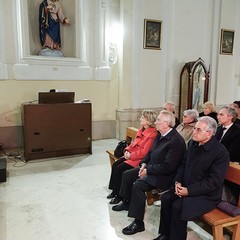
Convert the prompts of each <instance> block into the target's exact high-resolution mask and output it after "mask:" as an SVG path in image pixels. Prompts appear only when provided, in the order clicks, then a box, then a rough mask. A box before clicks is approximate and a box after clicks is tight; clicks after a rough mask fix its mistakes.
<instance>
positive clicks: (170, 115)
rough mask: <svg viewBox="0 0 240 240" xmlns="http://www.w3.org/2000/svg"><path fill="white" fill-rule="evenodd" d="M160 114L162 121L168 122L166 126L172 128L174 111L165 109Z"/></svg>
mask: <svg viewBox="0 0 240 240" xmlns="http://www.w3.org/2000/svg"><path fill="white" fill-rule="evenodd" d="M160 114H163V118H164V120H163V121H164V122H167V123H168V126H169V127H171V128H173V127H174V126H175V115H174V113H172V112H170V111H167V110H162V111H161V112H160Z"/></svg>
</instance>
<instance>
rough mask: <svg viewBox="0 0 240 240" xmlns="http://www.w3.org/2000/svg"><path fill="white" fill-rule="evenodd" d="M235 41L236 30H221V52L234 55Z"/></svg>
mask: <svg viewBox="0 0 240 240" xmlns="http://www.w3.org/2000/svg"><path fill="white" fill-rule="evenodd" d="M233 43H234V31H233V30H229V29H222V30H221V43H220V53H221V54H227V55H232V54H233Z"/></svg>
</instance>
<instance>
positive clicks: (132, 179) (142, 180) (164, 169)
mask: <svg viewBox="0 0 240 240" xmlns="http://www.w3.org/2000/svg"><path fill="white" fill-rule="evenodd" d="M155 125H156V129H157V131H158V132H159V134H158V135H157V136H156V138H155V140H154V142H153V145H152V147H151V149H150V151H149V152H148V154H147V155H146V157H145V158H143V159H142V160H141V162H140V167H138V168H135V169H131V170H127V171H125V172H124V174H123V177H122V184H121V190H120V195H121V197H122V198H123V199H124V201H123V202H121V203H120V204H119V205H115V206H113V208H112V209H113V210H114V211H122V210H129V211H128V216H129V217H132V218H134V221H133V222H132V223H131V224H130V225H129V226H127V227H125V228H124V229H123V230H122V233H123V234H125V235H132V234H135V233H137V232H142V231H144V230H145V227H144V221H143V219H144V212H145V205H146V192H148V191H151V190H153V189H155V188H159V189H161V190H162V191H166V190H168V189H169V187H170V186H171V184H172V182H173V180H174V177H175V175H176V172H177V169H178V167H179V165H180V162H181V161H182V158H183V156H184V154H185V150H186V145H185V142H184V139H183V138H182V137H181V135H180V134H179V133H178V132H177V130H176V129H175V128H174V125H175V116H174V114H173V113H171V112H169V111H166V110H162V111H161V112H160V114H159V116H158V117H157V120H156V122H155Z"/></svg>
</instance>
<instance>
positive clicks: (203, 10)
mask: <svg viewBox="0 0 240 240" xmlns="http://www.w3.org/2000/svg"><path fill="white" fill-rule="evenodd" d="M44 3H48V4H49V6H51V8H50V7H49V8H48V10H47V12H48V13H49V12H50V13H51V11H52V18H53V20H54V16H57V15H56V14H59V15H58V16H57V19H58V20H57V21H59V22H60V24H59V29H58V36H57V37H58V39H59V40H60V38H61V41H59V43H58V44H56V45H51V44H52V43H51V41H50V40H49V39H47V37H46V35H45V34H46V33H45V29H44V27H43V28H41V24H50V22H49V23H48V22H47V23H46V18H45V16H43V14H42V13H43V10H42V9H44V7H43V8H41V6H42V5H41V4H44ZM54 11H56V13H55V12H54ZM60 14H61V15H60ZM0 18H1V21H0V30H1V31H0V160H1V159H5V160H4V161H5V162H4V163H3V167H2V165H1V163H0V167H1V168H3V170H5V174H6V179H5V181H3V182H1V183H0V213H1V214H0V216H1V224H0V230H1V231H0V239H3V240H23V239H24V240H28V239H31V240H40V239H46V240H50V239H51V240H54V239H58V240H59V239H60V240H63V239H64V240H66V239H69V240H77V239H84V240H87V239H96V240H103V239H104V240H108V239H109V240H110V239H111V240H113V239H116V240H117V239H125V240H130V239H153V238H155V237H157V235H158V225H159V214H160V210H159V209H160V207H161V203H160V202H159V203H157V204H155V205H153V206H147V207H146V214H145V222H146V226H145V228H146V230H145V231H144V232H143V233H138V234H136V235H133V236H125V235H123V234H122V232H121V230H122V228H123V227H124V226H125V225H127V224H129V223H130V222H131V220H130V219H129V218H128V217H127V214H126V211H123V212H120V213H116V212H113V211H112V210H111V206H110V205H109V203H108V199H106V196H107V195H108V193H109V189H108V180H109V176H110V172H111V168H110V164H109V159H108V155H107V153H106V150H107V149H114V148H115V147H116V145H117V143H118V141H119V140H123V139H125V137H126V128H127V127H136V128H138V127H139V118H140V117H141V113H142V111H143V110H144V109H152V110H154V111H156V112H159V111H160V110H162V109H163V106H164V103H166V102H172V103H174V105H175V106H176V109H175V114H176V116H177V117H178V118H179V119H180V121H181V119H182V114H183V111H184V110H186V109H190V108H194V109H196V110H198V111H199V112H201V111H202V105H203V103H204V102H206V101H210V102H212V103H214V104H215V106H216V108H217V109H219V108H220V107H222V106H225V105H228V104H231V103H233V102H234V101H236V100H237V101H239V100H240V67H239V65H240V25H239V21H240V1H238V0H210V1H209V0H181V1H178V0H132V1H131V0H68V1H66V0H57V1H55V0H37V1H29V0H8V1H0ZM55 20H56V19H55ZM53 22H54V21H53ZM47 34H48V33H47ZM49 34H50V33H49ZM41 36H44V38H42V39H44V40H46V41H44V42H43V41H41V40H42V39H41ZM47 36H49V35H47ZM48 40H49V42H48ZM49 44H50V45H51V46H53V48H54V51H53V50H52V49H51V46H50V45H49ZM49 49H50V50H49ZM45 50H46V51H45ZM60 95H61V96H62V98H58V96H60ZM42 96H43V98H44V99H41V97H42ZM41 101H42V102H41ZM45 101H46V102H45ZM79 123H80V126H79ZM79 137H80V139H81V141H79ZM4 164H5V165H6V166H5V165H4ZM1 171H2V169H0V172H1ZM230 236H231V235H229V234H225V235H224V239H227V240H230V239H231V238H230ZM187 239H188V240H197V239H204V240H210V239H213V237H212V234H211V233H209V232H208V231H207V230H206V229H205V227H204V226H202V225H201V224H197V223H195V222H189V225H188V238H187ZM176 240H177V239H176ZM213 240H214V239H213Z"/></svg>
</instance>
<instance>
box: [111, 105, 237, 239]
mask: <svg viewBox="0 0 240 240" xmlns="http://www.w3.org/2000/svg"><path fill="white" fill-rule="evenodd" d="M234 104H235V105H234V106H232V105H229V106H224V107H221V108H220V109H219V111H218V113H216V112H215V111H214V105H213V104H212V103H210V102H207V103H205V104H204V105H203V110H204V111H203V113H200V114H199V113H198V111H196V110H195V109H189V110H185V111H184V112H183V120H182V123H181V124H177V125H176V120H177V118H176V116H175V114H174V104H173V103H171V102H168V103H166V104H165V105H164V109H163V110H162V111H161V112H160V113H159V115H158V116H157V113H156V112H154V111H152V110H144V111H143V112H142V116H141V118H140V129H139V130H138V132H137V135H136V138H135V139H134V141H133V142H132V143H131V144H130V145H129V146H128V147H127V148H126V149H125V151H124V155H123V156H122V157H120V158H119V159H118V160H117V161H116V162H115V163H114V164H113V165H112V172H111V177H110V181H109V189H111V190H112V192H111V193H110V194H109V195H108V196H107V198H108V199H111V201H110V204H116V205H114V206H113V207H112V210H114V211H122V210H127V211H128V217H132V218H134V221H133V222H132V223H131V224H130V225H129V226H127V227H125V228H123V230H122V233H123V234H125V235H132V234H135V233H137V232H142V231H144V230H145V227H144V212H145V204H146V192H148V191H151V190H153V189H156V188H157V189H160V190H161V191H166V192H165V193H164V194H163V195H162V197H161V210H160V211H161V214H160V226H159V234H160V235H159V236H158V237H157V238H155V240H176V239H178V240H185V239H186V238H187V223H188V221H189V220H194V219H196V218H198V217H200V216H202V215H203V214H205V213H207V212H209V211H211V210H213V209H214V208H216V206H217V204H218V203H219V202H220V201H221V199H222V190H223V184H224V177H225V174H226V171H227V168H228V166H229V161H233V162H240V151H239V150H238V146H239V143H240V127H239V121H240V119H239V115H240V113H239V107H240V106H238V105H237V104H236V103H234ZM239 104H240V102H239ZM209 106H210V107H209ZM237 111H238V112H237ZM199 115H200V116H201V117H199ZM217 122H218V123H217ZM156 130H157V131H156ZM230 187H231V188H232V190H233V191H234V193H233V194H235V196H236V198H237V196H238V193H239V188H237V187H236V186H231V185H230Z"/></svg>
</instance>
